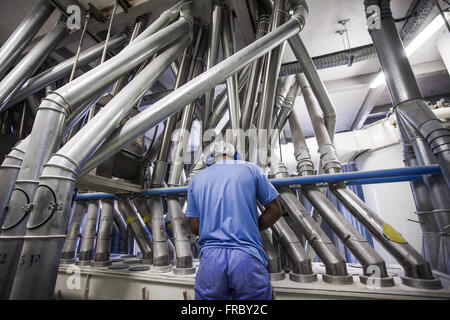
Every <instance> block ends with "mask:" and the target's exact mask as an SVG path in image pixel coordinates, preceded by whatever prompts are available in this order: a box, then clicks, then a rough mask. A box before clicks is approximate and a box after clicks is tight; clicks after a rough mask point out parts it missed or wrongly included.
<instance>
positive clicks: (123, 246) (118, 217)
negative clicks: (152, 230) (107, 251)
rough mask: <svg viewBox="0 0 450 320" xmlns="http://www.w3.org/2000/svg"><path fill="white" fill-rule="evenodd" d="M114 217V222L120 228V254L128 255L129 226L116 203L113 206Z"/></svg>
mask: <svg viewBox="0 0 450 320" xmlns="http://www.w3.org/2000/svg"><path fill="white" fill-rule="evenodd" d="M113 215H114V222H115V223H116V224H117V226H118V227H119V232H120V242H119V252H120V253H127V252H128V251H127V242H128V232H127V224H126V222H125V220H124V219H123V216H122V214H121V213H120V212H119V209H117V204H116V203H114V206H113Z"/></svg>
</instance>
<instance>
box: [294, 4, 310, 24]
mask: <svg viewBox="0 0 450 320" xmlns="http://www.w3.org/2000/svg"><path fill="white" fill-rule="evenodd" d="M292 6H293V8H294V15H293V16H292V18H294V19H296V20H297V22H298V23H299V24H300V30H302V29H303V28H304V27H305V24H306V18H307V17H308V14H309V8H308V5H307V4H306V1H305V0H294V1H292Z"/></svg>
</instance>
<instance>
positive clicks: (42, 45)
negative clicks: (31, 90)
mask: <svg viewBox="0 0 450 320" xmlns="http://www.w3.org/2000/svg"><path fill="white" fill-rule="evenodd" d="M60 17H61V14H60V15H59V18H60ZM58 20H59V19H58ZM68 33H69V29H68V28H67V27H66V26H65V24H64V23H63V22H62V21H59V22H58V23H57V24H56V25H55V26H54V27H53V29H52V30H50V31H49V32H48V33H47V34H46V35H45V36H44V37H43V38H42V39H41V40H40V41H39V42H38V43H37V44H36V45H35V46H34V47H33V48H32V49H31V50H30V52H29V53H28V54H27V55H26V56H25V57H24V58H23V59H22V60H21V61H20V62H19V63H18V64H17V65H16V66H15V67H14V69H12V70H11V71H10V72H9V73H8V75H6V76H5V77H4V78H3V80H2V81H1V82H0V111H2V110H5V109H6V105H7V104H8V102H9V101H10V100H11V99H12V98H13V97H14V95H15V94H16V93H17V91H19V89H20V88H21V87H22V85H23V84H24V83H25V82H26V81H27V80H28V78H29V77H30V76H31V75H33V73H34V72H35V71H36V70H37V69H38V68H39V67H40V66H41V64H42V63H43V62H44V60H45V59H46V58H47V57H48V55H49V54H50V53H51V52H52V51H53V50H54V49H55V48H56V46H57V45H58V44H59V43H60V42H61V40H62V39H63V38H64V37H65V36H66V35H67V34H68Z"/></svg>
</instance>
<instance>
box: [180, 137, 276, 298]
mask: <svg viewBox="0 0 450 320" xmlns="http://www.w3.org/2000/svg"><path fill="white" fill-rule="evenodd" d="M211 156H212V157H213V160H214V161H213V164H212V165H210V166H208V167H207V168H205V169H203V170H201V171H200V172H198V173H197V174H196V175H195V176H194V178H193V179H192V180H191V182H190V183H189V188H188V198H187V201H188V204H187V210H186V216H187V217H188V218H189V225H190V227H191V230H192V232H193V233H194V234H198V235H199V246H200V253H199V254H200V266H199V269H198V271H197V276H196V280H195V298H196V299H197V300H206V299H208V300H229V299H230V298H231V299H233V300H270V299H272V286H271V284H270V278H269V274H268V272H267V269H266V266H267V256H266V254H265V252H264V250H263V246H262V240H261V235H260V233H259V232H260V231H262V230H264V229H266V228H269V227H270V226H272V225H273V224H274V223H275V222H276V221H277V220H278V219H279V218H280V217H281V206H280V202H279V200H278V199H277V197H278V196H279V194H278V192H277V191H276V189H275V188H274V187H273V186H272V184H271V183H270V182H269V181H268V180H267V177H266V175H265V174H264V173H263V171H262V170H261V169H260V168H259V167H258V166H256V165H254V164H252V163H249V162H245V161H241V160H237V157H238V155H237V153H236V151H235V148H234V147H233V145H232V144H230V143H227V142H224V141H219V142H216V143H215V144H214V146H213V148H212V153H211ZM257 201H258V202H259V203H260V204H261V205H263V206H264V207H265V210H264V212H263V213H262V215H260V216H259V217H258V213H257V209H256V208H257Z"/></svg>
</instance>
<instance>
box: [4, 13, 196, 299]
mask: <svg viewBox="0 0 450 320" xmlns="http://www.w3.org/2000/svg"><path fill="white" fill-rule="evenodd" d="M190 25H191V22H190V20H189V18H184V17H183V18H180V20H179V21H178V22H175V23H174V24H172V25H170V26H168V27H167V28H165V29H163V30H161V31H159V32H156V33H155V34H153V35H152V36H150V37H148V38H146V39H144V40H142V41H141V42H139V43H137V44H134V45H133V46H132V47H131V48H129V49H128V50H127V51H126V52H124V53H121V54H119V55H118V56H116V57H113V58H111V59H110V60H108V61H106V62H105V63H104V64H102V65H101V66H99V67H97V68H95V69H93V70H92V71H90V72H88V73H86V74H84V75H83V76H81V77H79V78H77V79H75V80H74V81H72V82H71V83H69V84H67V85H66V86H64V87H62V88H61V89H59V90H58V91H56V92H55V93H53V94H52V95H50V97H51V98H49V97H47V98H46V100H44V101H43V104H41V107H40V109H42V111H43V112H44V114H42V113H41V112H42V111H41V110H40V111H39V112H38V118H39V113H41V116H43V117H44V116H48V117H47V118H46V122H45V123H42V124H44V125H47V126H45V127H44V128H41V129H42V131H38V132H42V134H45V135H47V136H45V135H44V137H43V138H45V139H46V140H48V141H51V145H52V146H54V145H55V144H56V141H57V139H58V138H59V134H58V132H61V129H60V128H58V130H56V132H55V130H54V129H53V127H54V125H53V126H50V125H48V123H50V124H52V123H56V124H60V123H62V122H63V121H64V119H65V117H66V115H67V113H68V110H70V103H72V104H75V103H76V102H77V101H80V100H82V99H83V98H84V97H88V96H89V95H90V94H91V95H92V94H93V93H92V91H94V92H96V91H98V90H100V89H103V88H106V86H107V85H109V84H111V83H112V82H113V81H114V80H116V79H117V78H118V77H120V76H121V75H122V74H124V73H125V72H127V71H129V70H130V69H132V68H134V67H136V66H138V65H139V64H140V63H142V62H143V61H144V60H146V59H148V58H149V57H150V56H152V55H153V54H154V53H155V52H156V51H157V50H158V49H159V48H162V47H163V46H165V45H167V44H168V43H170V42H172V41H173V40H175V39H177V38H179V37H180V36H181V35H183V34H186V32H188V31H189V30H190ZM168 35H170V36H168ZM187 41H189V37H185V38H184V39H183V41H181V42H180V43H178V44H177V45H176V46H175V48H176V49H174V48H169V49H168V50H167V51H166V53H165V54H162V55H161V56H160V58H159V59H158V58H157V59H158V62H159V63H158V62H156V63H154V64H150V65H149V66H148V67H147V68H146V71H145V72H143V73H142V75H140V76H138V77H136V78H135V79H133V81H132V84H131V85H130V84H129V85H128V86H127V87H128V89H127V90H122V91H121V93H122V94H118V95H117V96H116V97H115V99H113V100H111V102H110V103H109V105H110V106H111V108H106V107H105V108H103V110H102V111H103V112H100V113H99V114H98V115H97V116H98V117H96V118H97V119H104V120H105V123H102V124H101V125H100V126H99V124H98V122H97V121H94V122H93V123H92V124H89V125H87V126H85V127H84V128H83V130H81V131H80V132H86V131H92V132H93V133H94V135H95V139H92V138H88V139H86V137H85V136H84V135H83V134H82V133H80V132H79V133H78V134H77V135H75V136H74V137H73V139H71V140H70V141H69V142H68V143H66V145H65V149H64V150H68V155H69V157H70V156H72V154H73V151H75V149H77V148H79V147H80V146H81V147H82V151H84V152H82V153H78V152H76V153H75V157H74V159H77V160H79V159H80V156H81V155H86V152H93V151H95V149H96V148H98V145H97V146H96V145H95V143H101V142H103V140H104V139H105V137H106V136H107V135H108V134H109V132H110V131H111V130H113V129H114V127H115V126H116V125H118V122H119V121H121V120H122V118H121V116H122V115H123V113H124V112H125V115H126V113H128V112H127V110H129V109H130V108H131V107H133V105H134V101H135V99H138V98H139V97H140V96H141V95H143V94H144V93H145V91H146V90H147V89H148V87H147V85H148V83H147V82H146V81H149V82H151V81H152V80H151V79H153V81H154V80H155V79H156V78H157V77H158V75H159V74H160V73H162V72H163V71H164V68H163V69H162V70H160V68H161V66H162V65H164V63H167V62H169V63H170V62H171V61H168V60H171V58H170V57H172V56H176V54H177V53H178V50H179V49H180V48H182V46H183V45H186V42H187ZM173 59H174V58H173ZM155 61H156V60H155ZM119 66H120V67H119ZM155 69H156V70H155ZM89 85H90V87H89ZM87 86H88V90H85V89H86V87H87ZM133 86H135V88H134V90H133ZM81 89H84V91H81V92H80V90H81ZM142 90H144V92H141V91H142ZM62 97H64V98H62ZM58 101H61V102H60V103H56V102H58ZM114 105H115V107H114ZM130 105H131V107H130ZM54 108H56V110H58V111H59V113H58V112H55V110H54ZM104 110H106V111H104ZM108 110H111V111H113V112H112V113H108ZM114 110H116V111H114ZM124 110H125V111H124ZM51 116H54V118H56V119H54V118H52V117H51ZM47 121H48V122H47ZM36 122H37V123H39V122H38V121H35V126H34V127H36ZM42 124H41V125H42ZM99 127H100V129H98V128H99ZM52 129H53V130H52ZM34 130H35V128H33V131H34ZM102 134H103V137H102ZM33 138H35V139H36V140H38V142H39V138H40V137H36V134H33V133H32V136H31V139H32V140H31V141H33ZM31 141H30V145H32V142H31ZM80 141H84V142H85V144H84V145H80V144H78V143H80ZM47 143H49V142H47ZM38 145H39V146H40V147H41V148H42V144H38ZM44 145H45V144H44ZM47 145H48V144H47ZM70 146H73V148H72V147H70ZM74 148H75V149H74ZM49 149H50V150H51V149H53V147H52V148H49ZM47 152H48V151H47ZM71 152H72V153H71ZM29 153H30V150H28V152H27V154H26V155H25V158H24V164H25V161H26V157H27V155H28V154H29ZM41 154H42V152H41ZM45 156H46V157H48V155H45ZM72 157H73V156H72ZM60 159H66V158H64V156H61V157H60ZM69 159H70V158H69ZM30 160H31V159H30ZM44 160H45V158H43V159H42V161H44ZM30 162H31V163H32V164H33V165H34V166H35V168H36V169H39V167H38V165H39V163H40V161H36V159H33V161H30ZM36 162H38V163H36ZM69 163H70V166H74V163H76V162H74V160H71V161H69ZM63 168H64V165H63ZM75 168H76V165H75ZM22 170H23V167H22ZM22 170H21V171H22ZM69 170H72V169H69ZM33 174H35V175H36V174H39V170H35V171H33ZM18 178H21V177H20V173H19V177H18ZM22 180H23V178H22ZM33 180H35V179H33ZM68 181H69V182H70V180H68ZM17 183H18V181H16V184H17ZM28 185H29V189H28V190H27V195H29V198H32V197H33V194H34V190H36V187H37V186H36V184H34V183H33V184H30V183H28ZM43 192H44V194H45V193H46V192H45V191H43ZM69 195H70V191H69ZM13 196H14V194H13V195H12V196H11V201H13ZM46 197H47V196H44V198H46ZM11 201H10V202H11ZM16 202H18V203H17V205H20V202H22V203H23V200H21V199H20V198H19V201H16ZM65 205H66V207H65V208H64V212H66V211H67V208H68V207H67V205H68V203H67V202H65ZM44 211H45V210H44ZM12 212H17V210H14V211H12ZM47 213H48V212H47ZM41 214H42V213H41ZM44 215H45V213H44ZM41 218H42V216H39V215H38V214H37V215H36V216H35V219H37V220H40V219H41ZM59 218H62V219H67V217H66V216H64V215H61V216H60V217H59ZM45 221H46V220H45ZM24 222H25V223H26V221H24ZM65 224H66V222H63V223H62V224H60V225H59V226H60V227H62V226H64V225H65ZM22 225H23V226H24V223H22V224H21V226H22ZM44 225H45V223H44ZM42 229H45V228H41V230H42ZM18 232H19V230H18ZM60 232H62V230H61V231H60ZM22 234H23V233H22ZM51 240H55V239H50V240H48V241H49V242H51ZM17 241H18V242H23V240H22V241H21V240H17ZM31 242H33V241H31ZM55 242H56V243H55V247H54V249H55V250H58V251H57V252H60V251H59V249H58V246H57V243H58V242H60V239H59V238H56V240H55ZM0 245H1V244H0ZM14 252H16V250H14ZM11 256H12V258H13V257H14V255H13V254H11ZM48 258H49V261H47V263H49V265H50V266H49V269H51V270H54V266H53V264H54V263H55V262H51V261H53V260H54V256H53V257H51V256H48ZM11 260H12V261H13V262H12V263H11V264H14V260H13V259H11ZM43 265H44V263H43ZM10 267H12V268H15V267H14V265H12V266H10ZM49 276H50V278H51V280H50V283H52V281H53V279H52V277H54V276H55V274H50V275H49ZM35 293H36V292H35Z"/></svg>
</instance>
